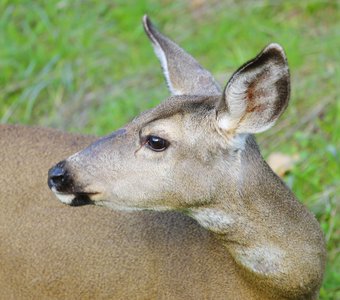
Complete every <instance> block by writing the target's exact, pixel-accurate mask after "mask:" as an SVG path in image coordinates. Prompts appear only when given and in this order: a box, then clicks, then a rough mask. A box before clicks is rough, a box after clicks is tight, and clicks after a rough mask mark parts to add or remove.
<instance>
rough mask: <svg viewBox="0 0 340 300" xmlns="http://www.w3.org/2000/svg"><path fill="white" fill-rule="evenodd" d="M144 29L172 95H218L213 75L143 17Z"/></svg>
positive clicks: (219, 91)
mask: <svg viewBox="0 0 340 300" xmlns="http://www.w3.org/2000/svg"><path fill="white" fill-rule="evenodd" d="M143 25H144V30H145V32H146V34H147V36H148V37H149V39H150V41H151V43H152V46H153V48H154V51H155V53H156V56H157V57H158V59H159V61H160V63H161V66H162V69H163V73H164V76H165V80H166V83H167V85H168V88H169V90H170V92H171V94H172V95H216V94H218V95H220V94H221V93H222V92H221V88H220V86H219V85H218V84H217V83H216V81H215V79H214V78H213V76H212V75H211V74H210V73H209V72H208V71H207V70H205V69H203V68H202V66H201V65H200V64H199V63H198V62H197V61H196V60H195V59H194V58H193V57H192V56H191V55H189V54H188V53H186V52H185V51H184V50H183V49H182V48H180V47H179V46H178V45H176V44H175V43H174V42H173V41H171V40H170V39H168V38H167V37H165V36H163V35H162V34H161V33H160V32H159V31H157V30H156V28H155V27H154V26H153V24H152V23H151V21H150V19H149V18H148V16H146V15H145V16H144V17H143Z"/></svg>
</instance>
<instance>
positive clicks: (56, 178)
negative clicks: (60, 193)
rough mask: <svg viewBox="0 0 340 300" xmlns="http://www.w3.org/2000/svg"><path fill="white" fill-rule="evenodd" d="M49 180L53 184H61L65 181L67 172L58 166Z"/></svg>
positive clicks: (51, 173)
mask: <svg viewBox="0 0 340 300" xmlns="http://www.w3.org/2000/svg"><path fill="white" fill-rule="evenodd" d="M49 178H50V180H51V181H52V183H55V184H61V183H63V182H64V181H65V170H64V169H63V168H60V167H57V166H56V167H54V168H53V169H52V170H51V172H50V174H49Z"/></svg>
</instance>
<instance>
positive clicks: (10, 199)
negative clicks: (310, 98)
mask: <svg viewBox="0 0 340 300" xmlns="http://www.w3.org/2000/svg"><path fill="white" fill-rule="evenodd" d="M143 26H144V29H145V32H146V34H147V36H148V38H149V39H150V41H151V44H152V46H153V48H154V52H155V54H156V56H157V57H158V59H159V61H160V63H161V67H162V69H163V73H164V76H165V80H166V83H167V86H168V88H169V91H170V93H171V95H170V96H169V97H168V98H167V99H165V100H164V101H163V102H162V103H161V104H159V105H158V106H156V107H155V108H153V109H151V110H148V111H146V112H144V113H142V114H140V115H139V116H137V117H136V118H135V119H134V120H133V121H132V122H130V123H128V124H127V125H126V126H124V127H123V128H121V129H118V130H117V131H114V132H113V133H111V134H109V135H107V136H104V137H102V138H97V137H94V136H85V135H79V134H70V133H64V132H60V131H58V130H55V129H48V128H40V127H28V126H22V125H1V126H0V162H1V172H0V184H1V193H0V207H1V209H0V236H1V245H0V290H1V297H0V298H1V299H317V297H318V292H319V289H320V286H321V283H322V278H323V272H324V268H325V260H326V251H325V242H324V238H323V234H322V232H321V229H320V226H319V224H318V222H317V220H316V219H315V217H314V216H313V214H312V213H311V212H309V211H308V209H307V208H306V207H305V206H304V205H303V204H301V203H300V202H299V201H298V200H297V199H296V197H295V196H294V194H293V192H292V191H291V190H290V189H289V188H288V187H287V185H286V184H285V183H284V182H283V181H282V180H281V179H280V178H279V177H278V176H277V175H276V174H275V173H274V172H273V171H272V170H271V168H270V167H269V166H268V165H267V163H266V162H265V160H264V159H263V157H262V155H261V153H260V150H259V147H258V145H257V143H256V140H255V137H254V134H256V133H260V132H263V131H265V130H267V129H269V128H270V127H272V126H273V125H274V124H275V122H276V121H277V120H278V118H279V117H280V116H281V115H282V113H283V112H284V111H285V109H286V107H287V105H288V101H289V97H290V75H289V70H288V64H287V58H286V55H285V52H284V50H283V48H282V47H281V46H280V45H278V44H276V43H272V44H269V45H268V46H267V47H265V48H264V49H263V50H262V51H261V52H260V53H259V54H258V55H257V56H256V57H255V58H253V59H252V60H250V61H249V62H247V63H245V64H244V65H243V66H241V67H240V68H239V69H238V70H237V71H236V72H235V73H234V74H233V75H232V76H231V78H230V79H229V81H228V82H227V84H226V86H225V88H224V89H221V87H220V86H219V84H218V83H217V81H216V80H215V79H214V78H213V76H212V75H211V74H210V72H208V71H207V70H205V69H204V68H203V67H202V66H201V65H200V64H199V63H198V62H197V61H196V60H195V59H194V58H193V57H192V56H191V55H189V54H188V53H187V52H185V51H184V50H183V49H182V48H180V47H179V46H178V45H177V44H176V43H174V42H173V41H172V40H170V39H169V38H167V37H166V36H165V35H163V34H161V33H160V32H159V31H158V30H157V29H156V27H155V26H154V25H153V24H152V22H151V20H150V19H149V18H148V16H144V17H143ZM58 161H59V162H58ZM57 162H58V163H57ZM46 180H47V184H46ZM56 198H57V199H59V200H60V201H57V199H56ZM65 204H66V205H65ZM104 207H105V208H106V209H105V208H104Z"/></svg>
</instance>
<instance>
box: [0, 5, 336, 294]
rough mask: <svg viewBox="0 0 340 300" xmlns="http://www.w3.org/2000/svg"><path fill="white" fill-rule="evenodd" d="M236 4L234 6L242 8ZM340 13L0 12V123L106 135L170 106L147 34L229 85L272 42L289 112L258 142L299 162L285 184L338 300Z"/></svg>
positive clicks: (300, 8) (209, 8)
mask: <svg viewBox="0 0 340 300" xmlns="http://www.w3.org/2000/svg"><path fill="white" fill-rule="evenodd" d="M236 2H237V3H238V4H235V3H236ZM339 12H340V7H339V2H337V1H321V0H320V1H317V0H310V1H200V0H191V1H167V0H162V1H128V0H124V1H122V0H118V1H117V0H116V1H108V0H105V1H94V0H93V1H79V0H75V1H67V0H63V1H47V0H45V1H43V0H39V1H9V0H2V1H0V45H1V47H0V70H1V71H0V121H1V122H3V123H5V122H6V123H25V124H39V125H43V126H50V127H57V128H62V129H65V130H69V131H75V132H86V133H94V134H98V135H100V134H105V133H107V132H110V131H112V130H114V129H116V128H118V127H120V126H122V125H123V124H124V123H126V122H128V121H129V120H130V119H132V118H133V117H134V116H135V115H136V114H138V113H139V112H141V111H143V110H145V109H147V108H150V107H152V106H154V105H156V104H157V103H159V102H160V101H161V100H162V99H163V98H165V97H166V96H167V95H168V92H167V90H166V88H165V84H164V83H163V78H162V75H161V71H160V68H159V66H158V61H157V60H156V58H155V56H154V54H153V51H152V49H151V46H150V45H149V42H148V40H147V38H146V37H145V36H144V32H143V29H142V27H141V17H142V15H143V14H144V13H148V14H149V15H150V16H151V17H152V19H153V20H154V21H155V23H156V24H157V25H158V27H159V28H161V29H162V31H163V32H165V33H167V34H168V35H169V36H171V37H172V38H173V39H174V40H176V41H177V42H178V43H179V44H181V46H183V47H184V48H185V49H187V50H188V51H189V52H190V53H192V54H193V55H194V56H195V57H196V58H197V59H198V60H199V61H200V62H201V63H202V64H203V65H204V66H205V67H206V68H208V69H209V70H211V71H212V73H213V74H215V75H216V78H217V79H218V81H220V82H221V83H222V84H225V83H226V81H227V79H228V76H230V75H231V73H232V72H233V71H234V70H236V69H237V68H238V66H240V65H241V64H243V63H244V62H245V61H247V60H248V59H250V58H252V57H253V56H254V55H256V53H257V52H259V50H260V49H261V48H263V47H264V46H265V45H266V44H268V43H269V42H272V41H276V42H279V43H281V44H282V45H283V46H284V48H285V49H286V52H287V55H288V60H289V63H290V69H291V75H292V96H291V103H290V106H289V108H288V110H287V112H286V113H285V115H284V116H283V118H281V120H280V122H279V123H278V124H277V125H276V126H275V127H274V128H273V129H272V130H270V131H269V132H268V133H264V134H261V135H260V136H259V137H258V140H259V142H260V144H261V146H262V148H263V152H264V154H265V156H268V155H269V154H270V153H272V152H275V151H280V152H284V153H287V154H299V157H300V159H299V161H298V163H297V164H296V166H295V167H294V169H293V170H292V171H291V172H290V173H289V174H288V175H287V176H286V177H285V180H286V182H287V183H288V185H290V186H291V188H292V189H293V190H294V192H295V193H296V195H297V196H298V197H299V198H300V199H302V201H303V202H304V203H305V204H306V205H307V206H308V207H309V208H310V209H311V210H312V211H313V212H314V213H315V214H316V216H317V218H318V220H319V221H320V223H321V226H322V229H323V230H324V233H325V237H326V240H327V245H328V264H327V270H326V275H325V280H324V284H323V286H322V289H321V293H320V298H321V299H340V288H339V286H340V273H339V270H340V258H339V245H340V217H339V202H340V201H339V200H340V199H339V195H340V152H339V151H340V149H339V144H340V117H339V116H340V102H339V97H338V95H339V91H340V88H339V83H340V75H339V68H337V67H338V66H337V64H339V61H340V51H339V49H340V34H339V32H340V29H339V28H340V24H339V20H340V13H339Z"/></svg>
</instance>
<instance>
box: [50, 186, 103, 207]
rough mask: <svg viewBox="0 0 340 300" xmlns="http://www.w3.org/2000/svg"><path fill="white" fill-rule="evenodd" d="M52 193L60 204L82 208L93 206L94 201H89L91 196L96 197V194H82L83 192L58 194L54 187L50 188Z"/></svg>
mask: <svg viewBox="0 0 340 300" xmlns="http://www.w3.org/2000/svg"><path fill="white" fill-rule="evenodd" d="M51 190H52V192H53V193H54V194H55V195H56V197H57V198H58V199H59V201H60V202H62V203H64V204H67V205H70V206H83V205H89V204H94V201H93V200H91V196H94V195H97V194H98V193H84V192H75V193H63V192H58V191H57V189H56V188H55V187H51Z"/></svg>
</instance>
